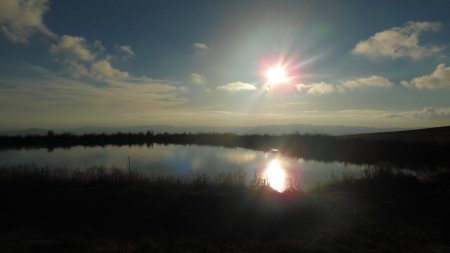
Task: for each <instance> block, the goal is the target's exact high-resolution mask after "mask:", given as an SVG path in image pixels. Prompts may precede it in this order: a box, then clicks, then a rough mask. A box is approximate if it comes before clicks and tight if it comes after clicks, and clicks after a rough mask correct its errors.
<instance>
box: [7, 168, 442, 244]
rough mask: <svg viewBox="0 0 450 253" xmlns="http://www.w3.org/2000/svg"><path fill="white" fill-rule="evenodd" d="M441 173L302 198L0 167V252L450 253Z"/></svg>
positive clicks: (375, 171)
mask: <svg viewBox="0 0 450 253" xmlns="http://www.w3.org/2000/svg"><path fill="white" fill-rule="evenodd" d="M449 175H450V174H449V173H448V172H447V171H446V170H439V171H435V172H430V173H427V174H426V175H424V176H422V177H420V179H418V178H417V177H414V176H411V175H404V174H400V173H396V172H395V171H394V170H391V169H389V168H374V167H372V168H368V169H366V170H365V171H364V172H363V173H361V174H358V175H347V176H345V177H343V178H339V179H336V180H334V181H333V182H330V183H327V184H323V185H320V186H317V187H316V188H314V189H313V190H311V191H309V192H306V193H304V192H302V191H301V190H299V189H290V190H288V191H287V192H285V193H277V192H274V191H272V190H271V189H270V188H268V187H267V186H266V185H265V184H264V183H263V182H261V181H258V180H256V181H255V182H254V183H253V184H251V185H245V184H244V180H243V175H242V174H240V173H234V174H233V173H232V174H230V175H223V176H221V177H218V178H213V179H209V178H206V177H203V176H198V177H194V178H184V179H183V178H171V177H145V176H143V175H142V174H140V173H138V172H134V171H131V173H129V172H128V171H122V170H119V169H107V168H92V169H89V170H86V171H69V170H48V169H45V168H36V167H34V166H19V167H6V168H0V200H1V208H0V248H1V252H450V240H448V234H450V231H449V230H450V216H449V215H448V214H449V211H450V202H449V200H450V187H449V183H450V176H449Z"/></svg>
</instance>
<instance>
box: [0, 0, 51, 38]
mask: <svg viewBox="0 0 450 253" xmlns="http://www.w3.org/2000/svg"><path fill="white" fill-rule="evenodd" d="M48 9H49V1H47V0H3V1H0V33H2V34H3V35H4V36H5V37H6V38H7V39H8V40H10V41H11V42H13V43H25V42H28V40H29V39H30V38H31V36H33V34H37V35H41V36H44V37H47V38H52V39H53V38H55V37H56V35H55V34H54V33H53V32H52V31H50V30H49V29H48V28H47V27H46V26H45V24H44V22H43V15H44V13H45V12H47V11H48Z"/></svg>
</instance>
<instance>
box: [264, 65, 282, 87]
mask: <svg viewBox="0 0 450 253" xmlns="http://www.w3.org/2000/svg"><path fill="white" fill-rule="evenodd" d="M266 77H267V82H268V83H269V84H280V83H284V82H286V81H287V76H286V69H285V68H284V67H283V66H275V67H271V68H270V69H268V70H267V72H266Z"/></svg>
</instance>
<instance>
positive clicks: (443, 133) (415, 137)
mask: <svg viewBox="0 0 450 253" xmlns="http://www.w3.org/2000/svg"><path fill="white" fill-rule="evenodd" d="M343 137H345V138H355V139H364V140H371V141H372V140H373V141H392V142H398V141H400V142H407V143H427V144H450V126H443V127H433V128H423V129H416V130H403V131H393V132H382V133H368V134H354V135H345V136H343Z"/></svg>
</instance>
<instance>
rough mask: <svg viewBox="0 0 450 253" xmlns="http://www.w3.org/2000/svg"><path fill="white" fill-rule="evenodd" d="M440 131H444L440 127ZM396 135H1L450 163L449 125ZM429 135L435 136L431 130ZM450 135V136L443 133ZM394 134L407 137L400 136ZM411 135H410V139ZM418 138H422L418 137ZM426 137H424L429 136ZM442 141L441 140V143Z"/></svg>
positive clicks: (15, 143) (36, 141)
mask: <svg viewBox="0 0 450 253" xmlns="http://www.w3.org/2000/svg"><path fill="white" fill-rule="evenodd" d="M436 129H438V130H439V131H437V130H436ZM406 132H407V134H406V135H405V134H402V133H403V132H398V133H397V134H396V133H392V134H384V135H383V134H373V135H371V134H369V135H354V136H328V135H309V134H287V135H276V136H274V135H236V134H232V133H196V134H192V133H180V134H168V133H159V134H155V133H153V132H146V133H116V134H84V135H73V134H70V133H62V134H55V133H53V131H49V132H48V134H47V135H44V136H1V137H0V148H3V149H11V148H16V149H21V148H27V149H28V148H47V149H48V150H50V151H51V150H53V149H54V148H70V147H72V146H77V145H82V146H106V145H118V146H122V145H149V146H151V145H153V144H182V145H191V144H195V145H215V146H224V147H243V148H248V149H254V150H263V151H265V150H270V149H271V148H274V147H275V148H278V149H280V150H281V152H282V153H283V154H284V155H287V156H293V157H302V158H304V159H312V160H320V161H343V162H351V163H359V164H361V163H366V164H374V163H380V162H391V163H395V164H397V165H403V166H407V167H409V168H415V169H417V168H419V169H420V168H426V169H430V168H439V167H443V166H444V167H448V165H450V156H449V155H448V154H449V153H450V141H445V140H447V139H448V138H447V137H445V138H443V137H441V138H440V137H439V136H447V135H448V133H450V127H445V128H435V129H431V130H418V132H414V131H412V133H411V131H409V132H408V131H406ZM426 133H430V134H428V135H427V134H426ZM443 133H444V134H445V133H447V135H444V134H443ZM395 136H403V137H401V138H400V137H399V138H395ZM405 136H407V137H408V138H406V137H405ZM415 136H418V137H417V138H415ZM424 136H425V137H424ZM438 140H439V141H438Z"/></svg>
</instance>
